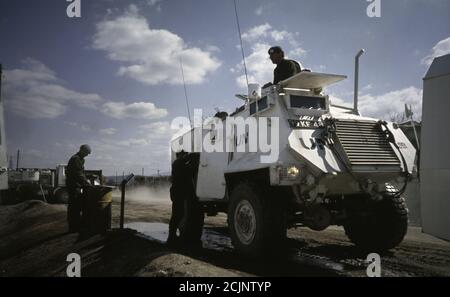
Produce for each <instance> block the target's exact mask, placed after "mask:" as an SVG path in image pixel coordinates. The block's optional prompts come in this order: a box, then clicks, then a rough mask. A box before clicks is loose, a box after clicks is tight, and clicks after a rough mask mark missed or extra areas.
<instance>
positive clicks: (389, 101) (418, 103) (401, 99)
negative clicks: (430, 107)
mask: <svg viewBox="0 0 450 297" xmlns="http://www.w3.org/2000/svg"><path fill="white" fill-rule="evenodd" d="M422 94H423V93H422V90H421V89H418V88H416V87H408V88H405V89H401V90H396V91H392V92H388V93H386V94H383V95H379V96H373V95H370V94H367V95H363V96H360V99H359V103H360V104H359V109H360V110H361V113H362V114H363V115H367V116H371V117H376V118H381V119H385V120H390V119H391V117H392V116H394V115H397V114H401V113H403V112H404V111H405V103H406V104H408V105H411V106H412V110H413V112H414V117H415V119H420V118H422Z"/></svg>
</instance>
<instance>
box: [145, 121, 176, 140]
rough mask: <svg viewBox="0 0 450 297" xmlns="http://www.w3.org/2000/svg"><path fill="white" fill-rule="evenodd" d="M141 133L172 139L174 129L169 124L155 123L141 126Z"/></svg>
mask: <svg viewBox="0 0 450 297" xmlns="http://www.w3.org/2000/svg"><path fill="white" fill-rule="evenodd" d="M139 129H140V133H142V134H148V135H152V136H153V137H155V136H156V137H158V138H159V137H166V136H167V138H168V139H170V137H171V134H172V132H173V131H172V129H171V128H170V123H169V122H154V123H150V124H146V125H141V126H139Z"/></svg>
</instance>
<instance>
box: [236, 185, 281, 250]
mask: <svg viewBox="0 0 450 297" xmlns="http://www.w3.org/2000/svg"><path fill="white" fill-rule="evenodd" d="M263 193H264V191H262V190H261V188H258V187H256V186H254V185H251V184H247V183H243V184H240V185H238V186H237V187H236V188H234V189H233V191H232V194H231V197H230V204H229V207H228V226H229V229H230V236H231V240H232V242H233V245H234V247H235V248H236V250H237V251H239V252H241V253H243V254H246V255H248V256H255V255H260V254H261V253H265V252H268V251H274V250H277V249H279V248H281V247H283V246H284V243H285V241H286V231H287V226H286V215H285V210H286V209H285V207H284V205H285V204H284V203H283V200H281V199H277V197H267V198H266V197H265V196H264V194H263ZM268 196H269V195H268Z"/></svg>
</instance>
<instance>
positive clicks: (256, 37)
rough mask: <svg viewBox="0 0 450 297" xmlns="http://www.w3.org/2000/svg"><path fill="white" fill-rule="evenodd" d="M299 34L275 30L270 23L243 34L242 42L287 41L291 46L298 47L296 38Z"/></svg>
mask: <svg viewBox="0 0 450 297" xmlns="http://www.w3.org/2000/svg"><path fill="white" fill-rule="evenodd" d="M298 35H299V33H298V32H295V33H292V32H288V31H286V30H282V31H279V30H275V29H273V27H272V26H271V25H270V24H269V23H265V24H262V25H259V26H255V27H253V28H250V29H249V30H247V31H246V32H244V33H243V34H242V40H244V41H246V42H249V43H252V42H262V41H268V40H272V41H274V42H282V41H287V42H288V43H289V44H290V45H291V46H294V47H296V46H298V41H297V40H296V38H297V37H298Z"/></svg>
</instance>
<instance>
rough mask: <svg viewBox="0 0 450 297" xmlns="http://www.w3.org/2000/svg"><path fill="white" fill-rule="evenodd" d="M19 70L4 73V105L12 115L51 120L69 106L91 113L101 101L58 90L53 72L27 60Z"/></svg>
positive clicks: (70, 91)
mask: <svg viewBox="0 0 450 297" xmlns="http://www.w3.org/2000/svg"><path fill="white" fill-rule="evenodd" d="M23 65H24V67H23V68H22V69H13V70H6V71H5V98H6V104H7V105H8V107H9V108H10V109H11V111H13V112H14V113H16V114H18V115H21V116H24V117H27V118H32V119H52V118H56V117H59V116H61V115H63V114H64V113H65V112H66V111H67V110H68V108H69V106H70V105H76V106H79V107H84V108H89V109H95V108H96V107H97V105H98V104H99V103H101V102H102V101H103V99H102V98H101V97H100V96H99V95H97V94H89V93H80V92H76V91H73V90H70V89H68V88H66V87H64V86H62V81H61V80H60V79H58V78H57V76H56V74H55V72H54V71H52V70H51V69H49V68H48V67H47V66H45V65H44V64H43V63H41V62H39V61H37V60H35V59H32V58H27V59H25V60H24V61H23Z"/></svg>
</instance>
